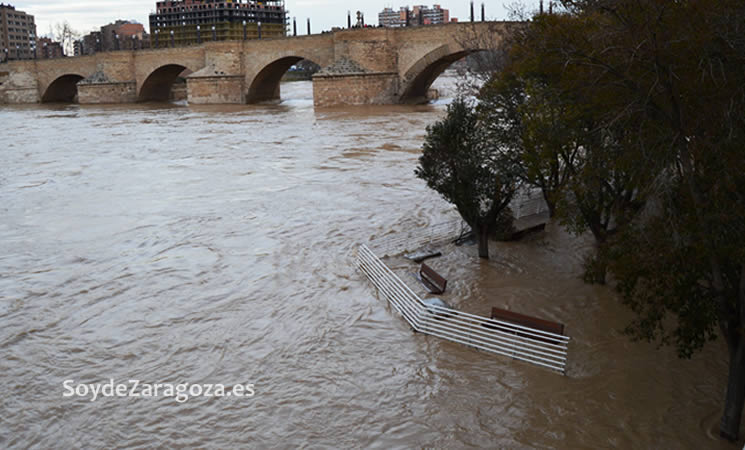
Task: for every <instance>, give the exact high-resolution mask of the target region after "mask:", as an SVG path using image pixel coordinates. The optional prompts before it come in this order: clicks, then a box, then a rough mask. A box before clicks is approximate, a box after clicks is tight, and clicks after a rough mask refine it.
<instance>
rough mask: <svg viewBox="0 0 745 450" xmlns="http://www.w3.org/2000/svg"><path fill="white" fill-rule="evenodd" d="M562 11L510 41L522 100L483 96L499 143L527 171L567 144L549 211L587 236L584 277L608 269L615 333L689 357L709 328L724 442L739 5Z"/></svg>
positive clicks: (730, 401) (614, 0)
mask: <svg viewBox="0 0 745 450" xmlns="http://www.w3.org/2000/svg"><path fill="white" fill-rule="evenodd" d="M562 5H563V8H562V12H561V13H560V14H545V15H539V16H537V17H535V18H534V20H533V21H532V22H531V24H530V26H528V27H526V28H525V29H524V30H523V32H522V33H521V35H520V36H519V37H518V39H517V40H516V44H515V45H514V47H513V48H514V51H513V54H512V58H513V64H512V66H511V67H510V68H508V70H509V71H511V72H512V75H511V76H512V77H513V79H514V80H517V86H518V88H519V91H520V92H522V96H515V95H513V96H512V97H506V96H504V95H503V94H499V95H502V97H499V96H497V98H499V99H507V100H510V101H512V100H513V99H516V100H517V101H516V103H518V105H517V106H514V107H513V105H512V104H509V105H508V106H509V107H510V108H512V110H510V111H511V115H510V116H508V117H509V118H510V120H514V122H513V123H514V124H519V125H520V127H519V128H518V127H516V126H515V127H513V128H514V129H515V130H518V131H519V132H514V133H512V135H511V136H512V137H519V139H514V140H513V141H512V145H513V148H515V149H517V150H516V151H518V152H521V155H522V157H521V162H522V164H523V165H524V167H523V168H524V169H525V170H526V171H525V173H532V174H535V173H536V172H540V173H544V172H543V171H541V170H537V171H536V170H535V168H541V167H544V166H545V167H550V165H551V164H552V163H554V161H555V156H554V155H555V154H557V151H556V150H550V151H548V152H545V153H544V152H541V151H535V150H536V149H542V148H545V149H556V148H558V147H559V146H560V145H561V144H562V142H563V145H568V144H567V143H571V145H575V146H576V148H579V151H578V152H577V154H576V155H575V159H574V160H573V162H572V163H571V164H566V165H565V166H563V167H564V168H566V169H567V170H568V171H569V176H568V180H567V181H566V183H564V184H563V189H564V190H563V195H561V196H559V200H558V203H557V210H558V215H559V216H560V217H561V218H562V220H563V222H564V223H565V224H566V225H567V226H568V227H569V228H570V229H571V230H573V231H575V232H584V231H586V230H589V231H591V232H592V233H593V235H594V236H595V238H596V241H597V242H598V253H597V254H596V255H595V256H594V258H592V259H591V260H590V261H589V262H588V273H587V275H588V276H590V277H591V278H597V277H598V275H602V274H603V272H604V271H605V269H608V270H609V271H610V272H611V273H612V274H613V276H614V279H615V281H616V287H617V289H618V292H619V293H620V294H621V297H622V299H623V301H624V302H625V303H626V304H627V305H628V306H629V307H630V308H631V309H632V310H633V311H634V312H635V313H636V319H635V320H634V321H633V322H632V323H631V324H630V326H629V327H628V329H627V331H628V332H629V334H630V335H632V336H633V337H635V338H637V339H644V340H648V341H657V342H659V343H661V344H672V345H675V347H676V348H677V351H678V353H679V355H680V356H681V357H690V356H691V354H692V353H693V352H695V351H697V350H699V349H701V348H703V346H704V344H705V343H706V342H707V341H709V340H711V339H713V338H714V337H715V336H716V335H717V329H718V330H719V332H720V333H719V334H721V335H722V336H723V337H724V338H725V340H726V342H727V346H728V349H729V351H730V378H729V384H728V388H727V392H728V394H727V402H726V406H725V414H724V416H723V419H722V428H721V431H722V434H723V435H724V436H726V437H728V438H736V437H737V434H738V429H739V425H740V417H741V413H742V409H743V404H745V385H743V383H742V377H743V376H745V214H744V213H743V206H745V150H743V149H745V115H744V114H743V111H745V72H743V67H745V38H744V37H743V36H745V2H743V1H742V0H690V1H681V2H671V1H668V0H581V1H570V0H565V1H563V2H562ZM498 83H499V82H498ZM501 83H502V84H504V82H501ZM510 83H512V84H510V86H513V85H514V83H515V82H514V81H510ZM496 86H498V88H499V89H504V88H503V87H500V85H499V84H497V85H496ZM535 86H538V87H539V89H537V90H536V89H535ZM510 89H512V87H510ZM500 101H501V100H500ZM496 103H497V104H499V102H496ZM507 103H508V102H506V101H502V105H506V104H507ZM531 104H534V106H531ZM566 105H570V106H566ZM531 114H532V115H533V116H534V117H531ZM555 114H556V116H555V118H554V115H555ZM497 117H500V116H499V114H498V115H497ZM531 121H533V122H531ZM495 123H496V125H495V126H497V127H498V128H499V127H502V126H503V123H502V122H499V121H497V122H495ZM531 123H533V125H531ZM557 143H558V144H557ZM571 145H569V146H570V147H571ZM558 154H561V153H558ZM526 155H535V158H536V161H537V162H536V161H533V160H531V159H530V158H529V157H525V156H526ZM542 165H544V166H542ZM528 168H531V169H533V172H530V171H528V170H527V169H528ZM531 182H532V183H534V184H538V182H539V180H538V179H536V178H533V179H531Z"/></svg>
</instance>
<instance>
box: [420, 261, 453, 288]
mask: <svg viewBox="0 0 745 450" xmlns="http://www.w3.org/2000/svg"><path fill="white" fill-rule="evenodd" d="M419 281H421V282H422V284H423V285H424V287H426V288H427V290H429V292H431V293H433V294H442V293H443V292H445V288H446V287H447V285H448V280H446V279H444V278H443V277H442V276H441V275H440V274H438V273H437V272H435V271H434V270H433V269H432V268H431V267H429V266H428V265H426V264H424V263H422V265H421V266H420V267H419Z"/></svg>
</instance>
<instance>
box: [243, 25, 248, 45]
mask: <svg viewBox="0 0 745 450" xmlns="http://www.w3.org/2000/svg"><path fill="white" fill-rule="evenodd" d="M246 39H248V30H247V29H246V21H245V20H244V21H243V40H244V41H245V40H246Z"/></svg>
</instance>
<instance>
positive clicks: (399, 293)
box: [357, 245, 569, 374]
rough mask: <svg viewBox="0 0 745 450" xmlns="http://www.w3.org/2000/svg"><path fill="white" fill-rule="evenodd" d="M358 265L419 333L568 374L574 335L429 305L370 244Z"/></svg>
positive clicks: (360, 253)
mask: <svg viewBox="0 0 745 450" xmlns="http://www.w3.org/2000/svg"><path fill="white" fill-rule="evenodd" d="M357 264H358V267H359V268H360V270H362V272H363V273H364V274H365V275H366V276H367V278H368V279H369V280H370V281H371V282H372V284H373V285H374V286H375V287H376V288H377V290H378V292H380V293H381V294H383V296H385V298H386V300H388V302H389V303H390V304H391V306H393V308H394V309H395V310H396V311H398V313H399V314H401V316H403V318H404V320H406V322H407V323H408V324H409V325H410V326H411V327H412V328H413V329H414V331H417V332H420V333H425V334H430V335H432V336H437V337H439V338H442V339H447V340H449V341H452V342H457V343H459V344H464V345H467V346H470V347H474V348H477V349H479V350H483V351H486V352H490V353H495V354H498V355H503V356H508V357H511V358H514V359H518V360H520V361H525V362H528V363H531V364H535V365H538V366H541V367H545V368H548V369H551V370H555V371H557V372H561V373H562V374H564V373H566V362H567V347H568V345H569V337H567V336H562V335H559V334H554V333H549V332H546V331H541V330H536V329H533V328H529V327H525V326H521V325H516V324H512V323H509V322H504V321H501V320H495V319H488V318H486V317H481V316H477V315H474V314H468V313H465V312H462V311H457V310H455V309H451V308H445V307H441V306H436V305H430V304H427V303H425V302H424V301H422V299H421V298H419V296H418V295H416V294H415V293H414V292H413V291H412V290H411V289H410V288H409V287H408V286H407V285H406V284H405V283H404V282H403V281H401V279H400V278H399V277H398V276H396V274H395V273H393V271H391V269H390V268H388V266H386V265H385V264H384V263H383V261H381V260H380V258H378V257H377V256H376V255H375V253H373V252H372V250H370V248H368V247H367V246H366V245H361V246H360V247H359V249H358V251H357Z"/></svg>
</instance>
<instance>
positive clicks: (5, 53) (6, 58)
mask: <svg viewBox="0 0 745 450" xmlns="http://www.w3.org/2000/svg"><path fill="white" fill-rule="evenodd" d="M3 55H4V56H5V59H3V62H8V49H7V48H4V49H3Z"/></svg>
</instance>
